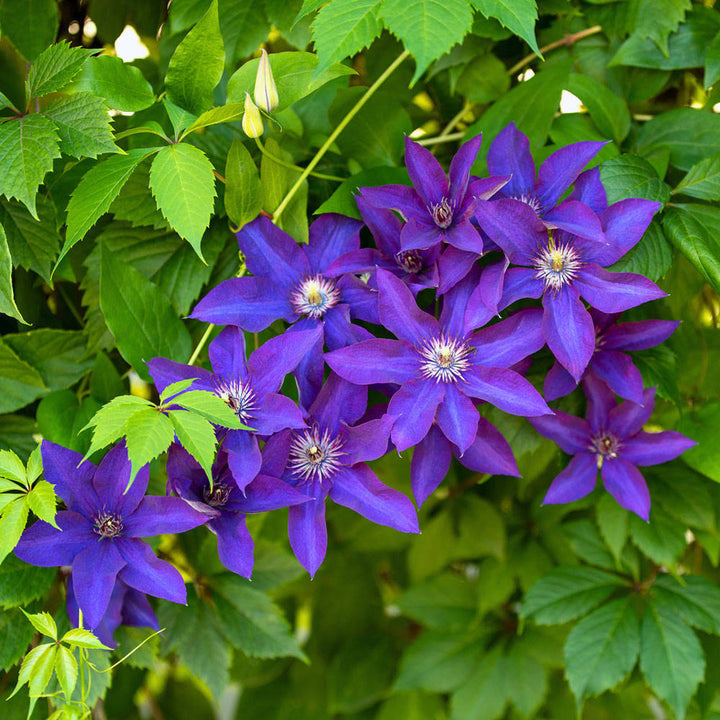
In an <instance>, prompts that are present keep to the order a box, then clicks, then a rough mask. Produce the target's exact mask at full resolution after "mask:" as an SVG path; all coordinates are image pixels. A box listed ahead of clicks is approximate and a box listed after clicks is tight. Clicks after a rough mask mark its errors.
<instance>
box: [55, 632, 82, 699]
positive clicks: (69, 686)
mask: <svg viewBox="0 0 720 720" xmlns="http://www.w3.org/2000/svg"><path fill="white" fill-rule="evenodd" d="M55 674H56V675H57V679H58V680H59V682H60V687H61V688H62V690H63V692H64V693H65V698H66V699H69V698H71V697H72V694H73V690H74V689H75V684H76V683H77V676H78V665H77V660H75V657H74V655H73V654H72V653H71V652H70V650H68V649H67V648H66V647H65V646H63V645H60V646H59V647H58V651H57V658H56V659H55Z"/></svg>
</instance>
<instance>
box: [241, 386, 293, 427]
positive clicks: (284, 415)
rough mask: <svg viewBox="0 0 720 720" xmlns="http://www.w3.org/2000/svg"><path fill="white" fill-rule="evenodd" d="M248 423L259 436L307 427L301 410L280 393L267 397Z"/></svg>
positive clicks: (269, 394)
mask: <svg viewBox="0 0 720 720" xmlns="http://www.w3.org/2000/svg"><path fill="white" fill-rule="evenodd" d="M248 422H251V423H252V426H253V427H254V428H255V431H256V433H257V434H258V435H272V434H273V433H276V432H277V431H278V430H283V429H284V428H301V427H305V420H304V419H303V415H302V412H301V411H300V408H299V407H298V406H297V405H296V404H295V403H294V402H293V401H292V400H291V399H290V398H289V397H285V395H279V394H278V393H268V394H267V395H265V397H264V398H263V399H262V401H261V403H260V407H259V408H258V410H256V411H255V413H254V414H253V417H252V419H251V420H249V421H248ZM238 432H243V431H242V430H239V431H238Z"/></svg>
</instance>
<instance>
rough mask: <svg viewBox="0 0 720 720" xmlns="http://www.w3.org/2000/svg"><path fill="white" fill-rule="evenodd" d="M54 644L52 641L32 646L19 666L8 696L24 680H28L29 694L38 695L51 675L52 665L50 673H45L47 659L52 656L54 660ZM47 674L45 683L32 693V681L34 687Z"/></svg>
mask: <svg viewBox="0 0 720 720" xmlns="http://www.w3.org/2000/svg"><path fill="white" fill-rule="evenodd" d="M56 647H57V646H56V645H54V644H53V643H45V644H44V645H38V646H37V647H36V648H33V649H32V650H31V651H30V652H29V653H28V654H27V655H26V656H25V658H24V660H23V661H22V665H21V666H20V673H19V674H18V681H17V685H16V686H15V689H14V690H13V691H12V694H11V695H10V697H12V696H13V695H14V694H15V693H16V692H17V691H18V690H19V689H20V688H21V687H22V686H23V685H24V684H25V683H26V682H30V683H31V685H30V695H33V694H35V695H39V694H40V693H41V692H42V691H43V690H44V689H45V685H47V683H48V681H49V680H50V677H51V676H52V671H53V667H52V664H51V665H50V675H47V666H48V660H49V659H50V658H52V663H53V664H54V662H55V649H56ZM45 676H47V679H46V681H45V685H43V686H42V688H41V689H40V691H39V692H36V693H33V685H32V682H33V680H34V682H35V685H34V686H35V688H37V686H38V684H39V681H40V680H41V679H42V678H43V677H45Z"/></svg>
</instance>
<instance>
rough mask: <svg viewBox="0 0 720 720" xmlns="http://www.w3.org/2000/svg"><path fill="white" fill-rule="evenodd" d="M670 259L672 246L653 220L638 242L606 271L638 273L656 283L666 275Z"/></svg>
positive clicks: (658, 224)
mask: <svg viewBox="0 0 720 720" xmlns="http://www.w3.org/2000/svg"><path fill="white" fill-rule="evenodd" d="M672 258H673V253H672V246H671V245H670V243H669V242H668V241H667V239H666V238H665V234H664V233H663V231H662V228H661V226H660V223H659V222H658V221H657V220H653V221H652V222H651V223H650V225H649V227H648V229H647V230H646V231H645V234H644V235H643V236H642V238H641V239H640V242H639V243H638V244H637V245H636V246H635V247H634V248H633V249H632V250H630V252H629V253H627V254H626V255H625V256H623V257H622V258H620V260H618V261H617V262H616V263H615V264H614V265H611V266H610V267H609V268H608V270H612V271H613V272H632V273H638V274H640V275H644V276H645V277H646V278H648V279H650V280H652V281H653V282H657V281H658V280H660V279H661V278H663V277H665V275H666V274H667V271H668V270H669V269H670V266H671V264H672Z"/></svg>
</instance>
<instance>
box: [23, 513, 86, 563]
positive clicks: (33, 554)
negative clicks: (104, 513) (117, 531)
mask: <svg viewBox="0 0 720 720" xmlns="http://www.w3.org/2000/svg"><path fill="white" fill-rule="evenodd" d="M55 522H56V523H57V525H58V527H59V528H60V530H58V529H57V528H54V527H53V526H52V525H50V524H48V523H46V522H44V521H42V520H38V521H37V522H35V523H33V524H32V525H31V526H30V527H29V528H27V529H26V530H25V532H23V534H22V537H21V538H20V542H19V543H18V544H17V545H16V546H15V554H16V555H17V556H18V557H19V558H20V559H21V560H22V561H23V562H26V563H28V564H29V565H37V566H38V567H59V566H61V565H70V564H72V561H73V559H74V558H75V556H76V555H77V554H78V553H80V552H82V551H83V550H84V549H85V548H86V547H88V545H93V544H95V543H96V542H97V540H98V536H97V535H96V534H95V533H94V532H93V529H92V524H91V523H90V521H89V520H88V519H87V518H86V517H84V516H83V515H81V514H80V513H77V512H73V511H72V510H60V511H59V512H58V513H57V515H56V516H55Z"/></svg>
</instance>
